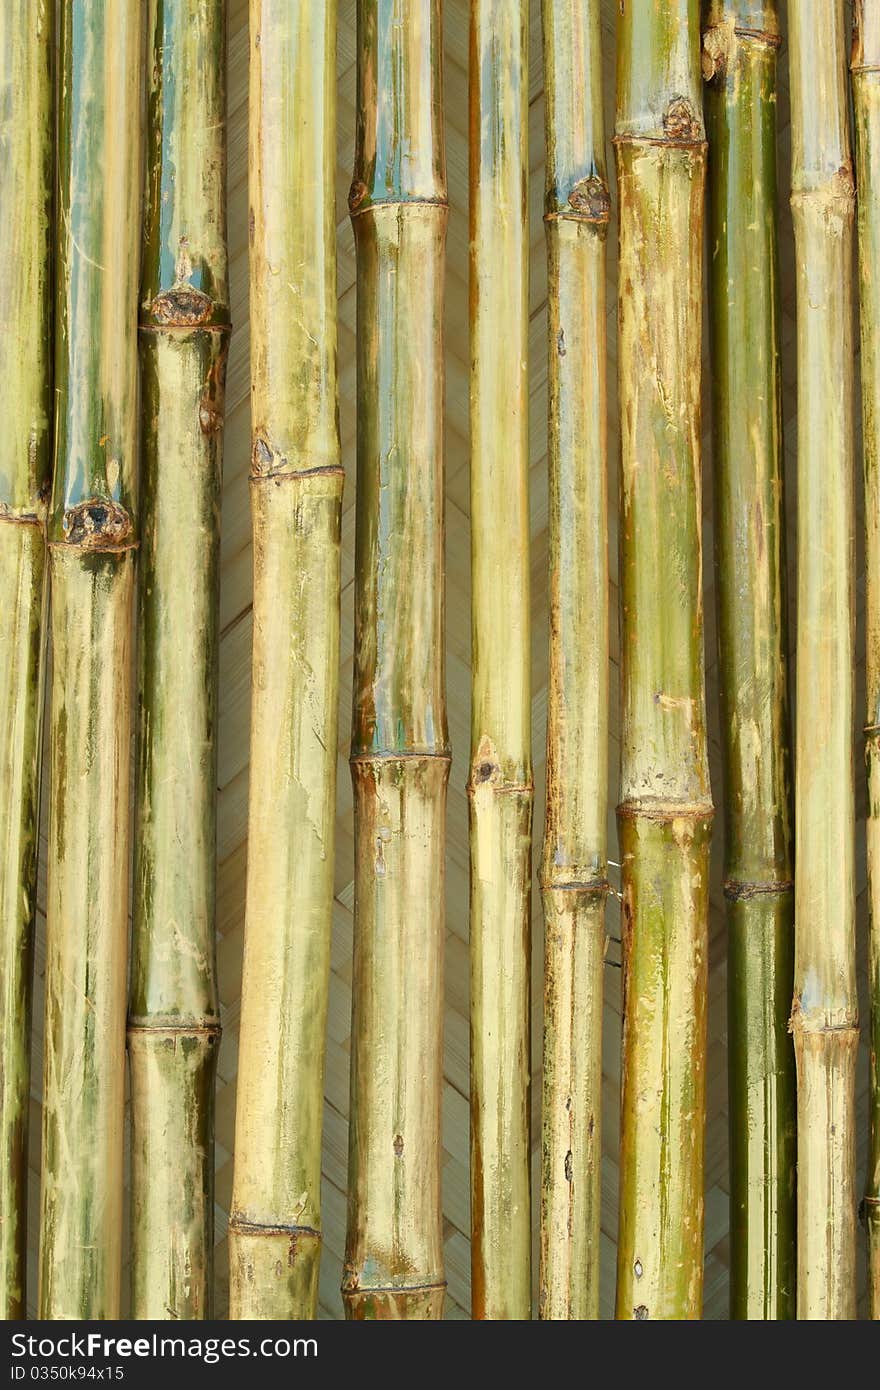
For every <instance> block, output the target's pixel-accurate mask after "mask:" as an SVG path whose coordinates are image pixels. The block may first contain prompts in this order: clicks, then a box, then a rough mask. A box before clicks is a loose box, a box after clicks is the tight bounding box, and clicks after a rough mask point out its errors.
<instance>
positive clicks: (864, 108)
mask: <svg viewBox="0 0 880 1390" xmlns="http://www.w3.org/2000/svg"><path fill="white" fill-rule="evenodd" d="M852 84H853V107H854V111H855V149H856V185H857V187H858V190H859V198H858V231H859V302H860V310H861V329H862V332H861V347H862V354H861V374H862V430H863V435H864V449H865V457H864V469H865V475H864V485H865V589H866V618H865V626H866V641H865V683H866V687H867V690H866V705H867V716H866V721H865V759H866V763H867V773H868V824H867V839H868V915H869V921H870V929H869V946H868V950H869V967H868V981H869V984H868V991H869V999H870V1003H871V1045H870V1049H869V1051H870V1058H871V1077H870V1102H869V1125H870V1128H869V1147H868V1167H867V1174H866V1181H865V1196H864V1201H863V1208H862V1210H863V1214H864V1221H865V1226H866V1229H867V1233H868V1302H869V1307H870V1313H871V1317H872V1318H880V352H878V346H877V333H878V330H880V287H878V285H877V270H876V267H877V266H878V264H880V6H878V5H877V4H876V3H874V0H868V2H867V4H866V3H864V0H858V3H857V4H856V7H855V11H854V24H853V48H852Z"/></svg>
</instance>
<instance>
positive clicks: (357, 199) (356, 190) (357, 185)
mask: <svg viewBox="0 0 880 1390" xmlns="http://www.w3.org/2000/svg"><path fill="white" fill-rule="evenodd" d="M367 191H368V190H367V185H366V184H365V183H364V182H363V181H362V180H361V179H355V180H354V181H353V183H352V185H351V188H350V189H349V190H348V210H349V212H356V211H357V209H358V208H359V207H360V205H361V203H362V202H363V201H364V199H365V198H366V196H367Z"/></svg>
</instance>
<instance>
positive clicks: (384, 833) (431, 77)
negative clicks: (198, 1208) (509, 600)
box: [342, 0, 450, 1319]
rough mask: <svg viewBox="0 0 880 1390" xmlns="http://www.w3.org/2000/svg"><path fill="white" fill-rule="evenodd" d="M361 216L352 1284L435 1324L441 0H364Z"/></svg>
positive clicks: (358, 1311) (444, 761)
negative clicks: (431, 1320) (429, 1319)
mask: <svg viewBox="0 0 880 1390" xmlns="http://www.w3.org/2000/svg"><path fill="white" fill-rule="evenodd" d="M357 109H358V130H357V145H356V152H355V168H354V178H353V182H352V188H351V195H350V209H351V214H352V221H353V226H354V234H355V244H356V249H357V293H358V308H357V317H358V349H357V351H358V403H359V414H358V497H357V555H356V567H355V571H356V573H355V672H354V694H353V706H354V707H353V720H352V740H351V772H352V783H353V787H354V800H355V923H354V978H353V983H352V1063H351V1108H350V1124H349V1192H348V1228H347V1236H346V1253H345V1266H344V1270H343V1283H342V1287H343V1297H344V1301H345V1309H346V1315H347V1316H348V1317H350V1318H358V1319H365V1318H369V1319H373V1318H377V1319H394V1318H432V1319H434V1318H439V1317H441V1316H442V1312H443V1300H444V1292H445V1279H444V1272H443V1231H442V1213H441V1200H440V1162H441V1134H440V1101H441V1082H442V1027H443V951H444V936H445V863H444V860H445V838H446V836H445V820H446V786H447V781H448V777H449V762H450V754H449V740H448V734H447V726H446V690H445V660H444V640H445V636H444V633H445V593H444V572H443V552H444V531H443V527H444V507H443V475H444V466H443V462H444V461H443V449H444V444H443V405H444V371H443V280H444V269H445V256H446V252H445V247H446V222H447V201H446V169H445V149H444V141H443V99H442V26H441V7H440V3H439V0H361V2H360V4H359V6H358V103H357Z"/></svg>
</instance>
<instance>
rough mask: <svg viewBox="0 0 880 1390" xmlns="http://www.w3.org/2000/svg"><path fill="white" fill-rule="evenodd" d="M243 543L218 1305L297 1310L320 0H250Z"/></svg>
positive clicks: (315, 1228) (334, 437)
mask: <svg viewBox="0 0 880 1390" xmlns="http://www.w3.org/2000/svg"><path fill="white" fill-rule="evenodd" d="M250 24H251V29H250V38H251V55H250V204H251V247H250V295H251V297H250V306H251V309H250V312H251V386H252V422H253V431H254V434H253V452H252V459H251V507H252V511H253V527H254V532H253V543H254V638H253V690H252V697H253V704H252V715H251V761H250V806H249V821H248V878H247V908H246V920H245V959H244V976H243V982H242V1011H241V1035H240V1054H239V1069H238V1101H237V1111H236V1131H235V1161H234V1177H233V1192H232V1211H231V1218H230V1224H229V1256H230V1266H229V1274H230V1314H231V1316H232V1317H233V1318H263V1319H273V1318H280V1319H290V1318H313V1317H315V1316H316V1313H317V1303H318V1275H319V1265H320V1257H321V1122H322V1115H323V1099H324V1034H325V1023H326V1017H327V994H328V988H329V975H330V930H331V920H332V907H333V836H334V825H335V814H336V741H337V703H338V689H339V593H340V528H341V514H342V487H343V473H342V468H341V464H340V450H339V430H338V424H337V404H336V402H337V386H336V221H335V205H334V181H333V169H334V165H335V158H336V0H316V2H315V3H310V4H308V5H291V4H289V3H288V0H251V10H250Z"/></svg>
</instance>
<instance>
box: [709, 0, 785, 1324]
mask: <svg viewBox="0 0 880 1390" xmlns="http://www.w3.org/2000/svg"><path fill="white" fill-rule="evenodd" d="M779 43H780V37H779V23H778V19H777V13H776V3H775V0H763V3H761V4H760V5H756V4H754V3H752V0H715V2H714V3H713V4H712V5H711V6H710V8H709V10H708V13H707V18H706V27H705V30H704V34H703V75H704V77H705V78H706V79H707V81H708V82H709V86H708V90H707V102H706V111H707V117H708V123H709V139H710V146H711V150H712V158H711V161H710V195H711V224H712V235H711V243H710V244H711V247H712V265H711V271H712V317H711V324H712V364H713V368H712V385H713V426H714V436H715V460H716V483H715V497H716V525H715V544H716V563H717V570H718V581H717V582H718V605H719V607H718V614H719V624H718V626H719V637H718V648H719V660H720V670H721V695H722V719H721V726H722V731H723V740H722V742H723V750H724V760H725V779H724V783H725V883H724V892H725V897H726V899H727V930H728V980H729V1007H728V1028H729V1037H730V1043H729V1067H730V1081H729V1084H730V1097H731V1101H730V1154H731V1172H730V1181H731V1189H730V1231H731V1272H730V1310H731V1316H732V1317H735V1318H792V1317H794V1315H795V1265H796V1253H795V1159H796V1140H795V1077H794V1051H793V1048H792V1043H791V1039H790V1037H789V1036H788V1014H789V1000H790V998H791V991H792V985H793V967H794V882H793V877H792V876H793V871H794V869H793V862H792V834H793V818H792V805H791V748H790V742H789V700H788V670H787V618H786V570H785V514H784V505H783V478H782V415H781V406H782V401H781V390H782V387H781V376H780V366H779V252H778V244H777V232H776V55H777V51H778V48H779Z"/></svg>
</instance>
